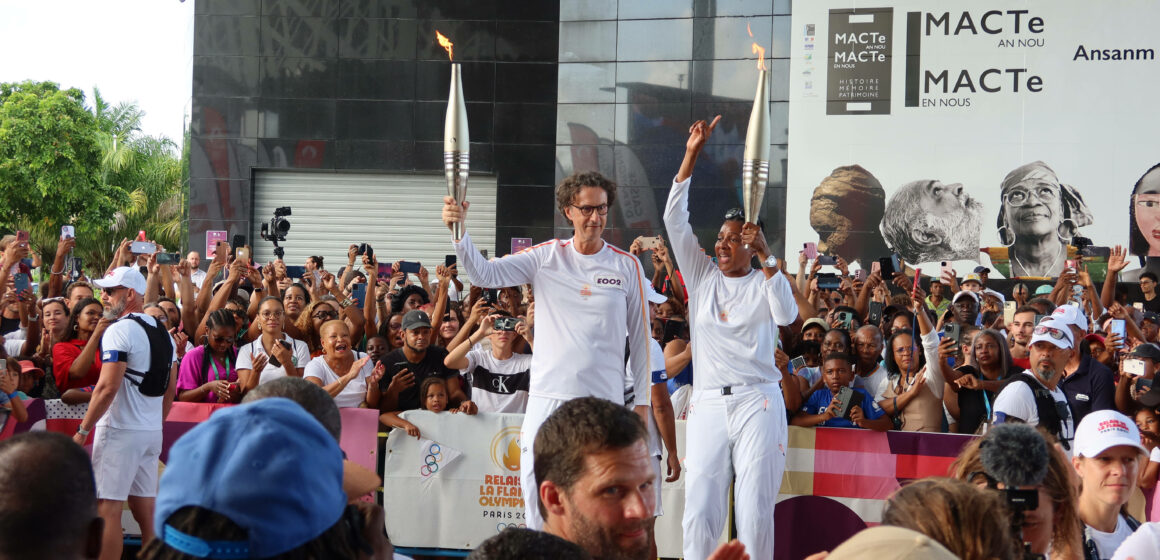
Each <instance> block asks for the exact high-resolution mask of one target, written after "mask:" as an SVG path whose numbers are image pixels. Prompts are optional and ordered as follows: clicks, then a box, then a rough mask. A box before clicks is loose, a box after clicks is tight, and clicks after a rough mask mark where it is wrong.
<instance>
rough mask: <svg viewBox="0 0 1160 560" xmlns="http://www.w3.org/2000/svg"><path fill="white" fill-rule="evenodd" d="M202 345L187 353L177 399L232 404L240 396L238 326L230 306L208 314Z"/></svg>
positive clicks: (178, 385)
mask: <svg viewBox="0 0 1160 560" xmlns="http://www.w3.org/2000/svg"><path fill="white" fill-rule="evenodd" d="M206 327H207V328H206V334H205V336H204V337H203V340H202V344H201V345H200V346H197V347H196V348H194V349H192V350H190V351H189V352H186V353H185V357H184V358H182V360H181V368H180V369H179V370H178V372H177V400H179V401H183V402H204V403H229V402H237V401H238V400H240V399H241V396H242V392H241V390H240V388H239V387H238V384H237V380H238V369H237V365H238V352H237V350H236V349H235V348H234V339H235V337H236V335H237V330H238V325H237V322H236V321H235V320H234V315H233V313H232V312H231V311H229V310H227V309H224V308H223V309H218V310H215V311H213V312H211V313H210V314H209V319H208V320H207V321H206Z"/></svg>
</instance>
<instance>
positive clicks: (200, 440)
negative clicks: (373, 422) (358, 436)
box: [141, 398, 390, 559]
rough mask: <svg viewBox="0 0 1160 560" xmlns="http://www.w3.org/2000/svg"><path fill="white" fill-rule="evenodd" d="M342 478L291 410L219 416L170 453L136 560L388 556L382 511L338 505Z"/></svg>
mask: <svg viewBox="0 0 1160 560" xmlns="http://www.w3.org/2000/svg"><path fill="white" fill-rule="evenodd" d="M342 481H343V463H342V451H341V450H340V449H339V447H338V442H337V441H336V440H335V438H334V436H332V435H331V434H330V433H329V432H327V430H326V429H324V428H323V426H322V424H320V423H319V422H318V421H317V420H316V419H315V418H314V417H313V416H311V415H310V414H309V413H307V412H306V411H305V410H303V408H302V407H301V406H299V405H298V404H297V403H295V402H293V401H291V400H288V399H283V398H267V399H262V400H259V401H256V402H252V403H247V404H242V405H238V406H236V407H232V408H228V409H224V410H220V411H218V412H216V413H214V415H213V416H212V417H210V419H209V420H208V421H206V422H203V423H201V424H199V425H198V426H197V427H195V428H194V429H192V430H190V431H189V432H188V433H186V434H185V435H184V436H182V437H181V439H179V440H177V442H176V443H175V444H174V445H173V448H172V449H171V450H170V452H169V464H168V465H167V468H166V470H165V474H164V475H162V477H161V489H160V491H159V492H158V495H157V511H156V514H155V516H154V524H155V525H156V527H157V538H156V539H155V540H154V541H153V542H152V543H150V544H148V545H146V547H145V549H144V550H143V551H142V553H141V558H146V559H149V558H168V557H171V556H172V555H173V554H174V553H176V552H180V553H184V554H188V555H191V556H196V557H199V558H267V557H270V556H277V555H284V554H291V555H292V554H294V553H295V552H303V553H305V552H309V553H310V556H312V557H317V558H377V557H382V556H381V555H383V554H386V556H387V557H389V556H390V553H389V552H386V550H387V547H389V543H387V541H386V538H385V536H384V535H383V530H382V527H383V519H382V508H379V507H378V506H376V505H374V504H368V503H365V502H359V503H358V504H355V505H351V506H348V505H347V495H346V493H345V492H343V489H342Z"/></svg>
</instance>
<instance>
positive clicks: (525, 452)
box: [443, 171, 651, 529]
mask: <svg viewBox="0 0 1160 560" xmlns="http://www.w3.org/2000/svg"><path fill="white" fill-rule="evenodd" d="M443 203H444V204H443V223H444V224H446V225H447V227H448V229H452V230H454V228H455V225H456V224H460V225H461V226H462V228H463V238H462V239H461V240H455V241H453V243H452V245H453V246H454V247H455V253H456V255H457V258H458V260H459V264H460V265H461V266H463V268H464V270H465V271H466V273H467V275H468V276H469V277H470V278H471V281H472V284H474V285H475V286H478V287H481V288H504V287H509V286H520V285H523V284H532V285H534V286H535V287H536V299H537V300H539V301H540V304H539V306H538V308H537V310H536V311H537V316H536V342H537V344H536V350H535V352H534V353H533V354H532V369H531V380H530V384H529V391H528V393H529V396H528V406H527V413H526V414H525V415H524V423H523V436H522V437H521V438H520V441H521V442H522V446H523V449H522V456H523V461H521V463H520V477H521V480H522V486H523V496H524V507H525V512H526V514H527V523H528V527H530V528H533V529H539V528H541V527H542V526H543V518H542V516H541V514H540V507H539V498H538V496H539V493H538V492H537V485H536V482H535V476H534V474H535V470H534V461H533V457H534V449H533V447H534V445H533V443H534V441H535V435H536V432H537V431H538V430H539V427H540V424H542V423H543V422H544V420H545V419H547V417H548V415H550V414H551V413H552V412H553V411H554V410H556V409H557V408H559V407H560V406H561V405H563V404H564V403H565V402H567V401H569V400H572V399H575V398H578V397H587V396H593V397H599V398H602V399H606V400H609V401H612V402H614V403H618V404H621V405H623V404H624V403H625V400H624V393H625V391H624V380H625V359H624V351H625V336H626V335H627V337H628V349H629V357H628V361H629V370H630V372H631V375H630V377H631V379H632V383H633V389H634V393H635V394H636V395H648V394H649V391H650V387H651V383H650V381H651V379H650V367H649V366H650V359H649V344H648V341H649V331H650V328H649V318H648V307H647V302H646V301H645V296H644V286H645V285H647V283H648V280H647V279H646V278H645V276H644V268H643V267H642V266H641V264H640V260H638V259H637V258H636V257H635V256H634V255H633V254H632V253H630V252H628V251H625V250H622V249H619V248H617V247H614V246H612V245H611V244H610V243H607V242H605V241H604V239H603V238H602V236H603V234H604V227H605V226H606V225H607V223H608V217H609V216H608V211H609V209H610V208H611V207H612V205H613V204H615V203H616V183H613V182H612V181H610V180H608V179H607V178H605V177H604V176H602V175H600V174H599V173H596V172H594V171H585V172H578V173H574V174H572V175H570V176H568V177H566V178H564V180H563V181H561V182H560V184H559V186H557V187H556V204H557V207H558V208H559V210H560V213H561V214H563V216H564V218H566V219H567V220H568V221H569V223H571V225H572V228H573V230H574V233H573V236H572V237H571V238H570V239H553V240H550V241H547V242H545V243H541V244H539V245H535V246H533V247H531V248H529V249H526V250H523V251H520V252H518V253H515V254H512V255H507V256H505V257H503V258H500V259H495V260H488V259H486V258H484V257H483V255H481V254H480V253H479V251H478V250H477V249H476V248H475V245H474V244H473V243H472V239H471V235H470V233H469V231H468V230H469V229H470V228H468V226H467V223H466V217H467V210H468V206H469V205H468V203H467V202H463V203H462V205H460V204H457V203H456V202H455V199H454V198H452V197H450V196H448V197H444V199H443ZM648 404H649V403H648V399H647V398H641V399H639V400H638V401H637V402H636V406H634V410H635V412H636V413H637V414H638V415H639V416H640V418H641V421H642V422H645V421H647V419H648V414H649V408H648Z"/></svg>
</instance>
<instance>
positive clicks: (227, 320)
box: [198, 297, 278, 383]
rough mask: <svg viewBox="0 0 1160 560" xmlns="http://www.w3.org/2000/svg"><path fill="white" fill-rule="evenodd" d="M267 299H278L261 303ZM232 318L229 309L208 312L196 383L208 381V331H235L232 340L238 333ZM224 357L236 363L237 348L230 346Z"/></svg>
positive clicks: (211, 357) (209, 361) (209, 356)
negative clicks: (229, 329) (220, 329)
mask: <svg viewBox="0 0 1160 560" xmlns="http://www.w3.org/2000/svg"><path fill="white" fill-rule="evenodd" d="M267 299H275V300H276V299H278V298H272V297H267V298H264V299H263V300H262V301H266V300H267ZM234 317H235V315H234V312H233V311H230V310H229V309H226V308H224V307H223V308H221V309H214V310H213V311H210V312H209V315H208V316H206V320H205V335H203V339H202V344H201V346H202V352H203V354H202V358H201V377H199V378H198V383H205V382H206V380H207V379H209V366H210V363H211V362H212V361H213V356H212V355H211V354H210V350H209V331H211V330H213V329H216V328H219V327H228V328H232V329H235V332H234V335H233V336H234V338H237V335H238V333H237V330H236V329H237V328H238V323H237V322H236V321H235V320H234ZM226 356H227V359H229V360H231V361H233V362H234V363H237V359H238V350H237V348H236V347H234V346H233V345H230V350H228V351H227V354H226ZM226 369H227V370H228V369H229V368H226ZM229 373H230V372H229V371H226V375H227V376H228V375H229Z"/></svg>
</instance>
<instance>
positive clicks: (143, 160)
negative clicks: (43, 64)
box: [0, 82, 187, 274]
mask: <svg viewBox="0 0 1160 560" xmlns="http://www.w3.org/2000/svg"><path fill="white" fill-rule="evenodd" d="M93 93H94V95H93V108H92V110H91V112H90V109H88V108H87V107H86V106H85V104H84V93H83V92H81V91H80V90H77V89H70V90H60V89H59V87H58V86H57V85H56V84H54V83H51V82H40V83H36V82H24V83H21V84H0V228H2V229H3V230H4V231H5V232H7V231H11V230H14V229H26V230H28V231H29V233H30V234H31V235H30V238H31V242H32V248H33V250H34V251H36V252H38V253H40V254H41V255H42V256H43V258H44V259H45V261H47V262H51V259H52V258H53V256H54V254H55V251H56V242H57V238H58V236H59V233H60V226H61V225H64V224H70V223H71V224H73V225H75V226H76V229H77V247H76V249H75V250H74V254H76V255H77V256H80V257H81V258H83V259H84V262H85V268H86V270H87V271H88V272H89V273H90V274H99V273H100V272H102V271H103V270H104V268H105V267H106V266H107V265H108V263H109V261H110V260H111V259H112V255H113V251H114V250H115V249H116V246H117V244H118V243H120V241H121V240H122V239H124V238H129V239H132V238H134V237H136V236H137V232H138V231H140V230H145V232H146V235H147V236H148V237H149V239H151V240H153V241H156V242H157V243H159V244H161V245H162V246H164V247H166V248H167V249H168V250H171V251H178V250H180V249H181V240H182V223H183V220H182V218H183V212H184V208H185V194H184V193H185V189H184V184H185V181H186V180H187V179H186V177H185V172H184V170H183V167H184V164H183V161H182V160H181V159H178V157H177V155H176V153H177V146H176V145H175V144H174V143H173V142H172V141H171V140H169V139H167V138H163V137H157V138H154V137H149V136H143V135H141V134H140V124H141V118H142V116H143V115H144V113H143V112H142V111H141V110H140V108H138V107H137V106H136V105H135V104H132V103H120V104H118V105H116V106H110V105H109V104H108V103H107V102H106V101H105V99H104V98H103V97H102V96H101V93H100V91H99V90H97V89H96V88H94V90H93Z"/></svg>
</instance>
